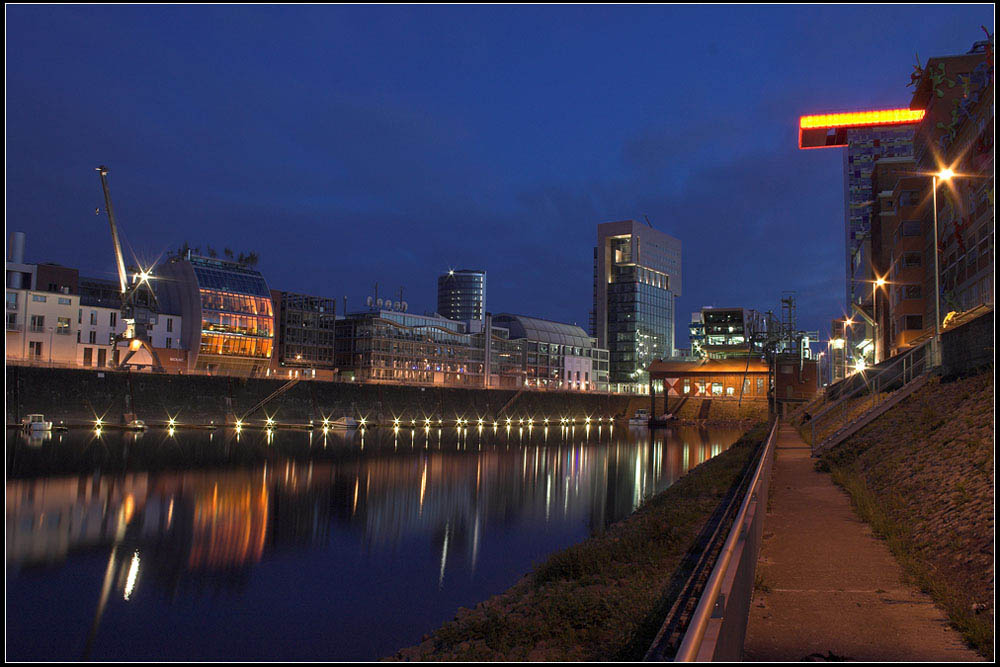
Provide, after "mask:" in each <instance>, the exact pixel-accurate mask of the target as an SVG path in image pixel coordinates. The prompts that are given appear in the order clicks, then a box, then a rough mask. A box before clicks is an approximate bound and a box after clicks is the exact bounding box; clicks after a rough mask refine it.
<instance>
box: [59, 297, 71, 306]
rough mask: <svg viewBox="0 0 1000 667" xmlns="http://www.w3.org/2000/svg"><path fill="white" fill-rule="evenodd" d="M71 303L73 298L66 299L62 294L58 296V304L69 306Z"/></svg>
mask: <svg viewBox="0 0 1000 667" xmlns="http://www.w3.org/2000/svg"><path fill="white" fill-rule="evenodd" d="M72 304H73V299H67V298H66V297H64V296H61V297H59V305H60V306H70V305H72Z"/></svg>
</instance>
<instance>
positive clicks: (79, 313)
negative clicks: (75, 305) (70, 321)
mask: <svg viewBox="0 0 1000 667" xmlns="http://www.w3.org/2000/svg"><path fill="white" fill-rule="evenodd" d="M76 323H77V324H83V308H80V309H78V310H77V311H76Z"/></svg>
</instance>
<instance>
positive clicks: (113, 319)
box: [108, 310, 118, 329]
mask: <svg viewBox="0 0 1000 667" xmlns="http://www.w3.org/2000/svg"><path fill="white" fill-rule="evenodd" d="M108 324H110V325H111V328H112V329H113V328H114V327H115V325H116V324H118V313H116V312H115V311H113V310H112V311H111V312H110V313H109V317H108Z"/></svg>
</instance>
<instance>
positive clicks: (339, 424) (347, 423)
mask: <svg viewBox="0 0 1000 667" xmlns="http://www.w3.org/2000/svg"><path fill="white" fill-rule="evenodd" d="M329 426H330V428H335V429H341V430H347V429H356V428H357V427H358V426H359V424H358V420H357V419H354V418H353V417H341V418H340V419H334V420H332V421H331V422H330V424H329Z"/></svg>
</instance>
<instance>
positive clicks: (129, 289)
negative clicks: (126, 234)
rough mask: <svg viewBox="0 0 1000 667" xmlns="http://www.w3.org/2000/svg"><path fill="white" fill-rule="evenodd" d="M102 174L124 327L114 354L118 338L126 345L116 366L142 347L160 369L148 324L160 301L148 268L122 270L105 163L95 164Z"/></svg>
mask: <svg viewBox="0 0 1000 667" xmlns="http://www.w3.org/2000/svg"><path fill="white" fill-rule="evenodd" d="M96 171H97V172H98V173H99V174H100V176H101V188H102V189H103V191H104V205H105V212H106V213H107V214H108V223H109V224H110V225H111V245H112V248H113V250H114V253H115V265H116V267H117V268H118V283H119V288H120V289H121V319H122V321H123V322H124V323H125V330H124V331H122V332H121V333H115V334H114V341H113V347H114V348H115V352H116V355H115V356H116V357H117V348H118V344H119V343H120V342H124V343H125V344H126V345H127V346H128V351H127V352H126V353H125V356H124V357H122V358H121V359H120V360H118V361H117V362H115V365H116V366H125V365H126V364H128V362H129V361H130V360H131V359H132V357H133V356H134V355H135V353H136V352H138V351H139V350H140V349H142V350H145V351H146V353H147V354H148V355H149V356H150V358H151V359H152V366H153V368H154V369H156V370H163V364H162V363H160V357H159V355H157V354H156V350H154V349H153V344H152V341H151V338H150V336H151V333H152V332H151V328H152V327H153V325H155V324H156V315H157V312H158V311H159V304H158V303H157V300H156V294H155V293H154V292H153V289H152V287H151V286H150V284H149V281H150V278H151V277H152V276H151V274H150V272H149V270H148V269H144V268H142V267H139V268H138V269H133V271H132V278H131V279H129V276H128V273H127V272H126V270H125V256H124V255H123V254H122V244H121V240H120V239H119V238H118V225H117V223H116V222H115V212H114V208H113V207H112V205H111V191H110V189H109V188H108V168H107V167H105V166H104V165H101V166H100V167H97V168H96Z"/></svg>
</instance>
